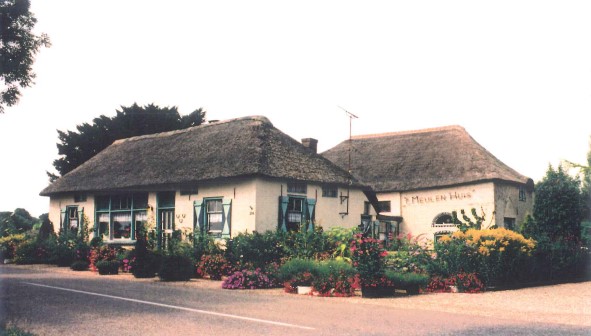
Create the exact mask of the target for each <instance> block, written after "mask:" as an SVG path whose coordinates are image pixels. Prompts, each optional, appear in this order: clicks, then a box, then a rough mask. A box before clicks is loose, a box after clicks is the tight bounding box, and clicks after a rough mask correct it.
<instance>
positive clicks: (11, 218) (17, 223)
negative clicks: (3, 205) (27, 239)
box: [0, 208, 40, 237]
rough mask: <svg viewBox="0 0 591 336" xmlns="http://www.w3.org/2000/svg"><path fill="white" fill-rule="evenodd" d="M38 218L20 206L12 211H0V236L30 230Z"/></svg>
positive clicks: (37, 221)
mask: <svg viewBox="0 0 591 336" xmlns="http://www.w3.org/2000/svg"><path fill="white" fill-rule="evenodd" d="M39 222H40V220H39V219H38V218H35V217H33V216H31V214H30V213H29V212H28V211H27V210H25V209H22V208H18V209H15V210H14V212H0V237H6V236H9V235H11V234H17V233H25V232H27V231H30V230H31V229H32V228H33V226H34V225H35V224H38V223H39Z"/></svg>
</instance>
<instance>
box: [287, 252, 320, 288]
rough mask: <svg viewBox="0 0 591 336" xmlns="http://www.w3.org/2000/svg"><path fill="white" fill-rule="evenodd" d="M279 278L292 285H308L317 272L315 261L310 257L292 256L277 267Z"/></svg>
mask: <svg viewBox="0 0 591 336" xmlns="http://www.w3.org/2000/svg"><path fill="white" fill-rule="evenodd" d="M279 274H280V279H281V280H282V281H284V282H290V283H291V285H292V286H293V287H297V286H310V285H312V278H313V277H314V276H316V275H317V274H318V267H317V263H316V262H315V261H313V260H310V259H302V258H293V259H291V260H288V261H287V262H286V263H285V264H283V265H282V266H281V267H280V268H279Z"/></svg>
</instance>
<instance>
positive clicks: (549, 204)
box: [525, 166, 583, 241]
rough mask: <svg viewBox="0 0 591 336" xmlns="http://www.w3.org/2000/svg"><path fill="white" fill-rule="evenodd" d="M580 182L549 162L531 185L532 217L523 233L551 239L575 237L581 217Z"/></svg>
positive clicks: (579, 230)
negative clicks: (532, 190)
mask: <svg viewBox="0 0 591 336" xmlns="http://www.w3.org/2000/svg"><path fill="white" fill-rule="evenodd" d="M580 186H581V182H580V180H579V179H578V178H575V177H572V176H570V175H569V174H567V173H566V172H565V171H564V169H563V168H562V166H558V168H557V169H554V168H553V167H552V166H549V167H548V171H547V172H546V176H545V177H544V178H543V179H542V181H540V182H538V183H537V184H536V186H535V193H536V198H535V203H534V211H533V214H534V219H535V221H532V222H530V223H529V227H527V226H526V228H525V231H526V232H525V233H526V234H528V235H530V236H534V237H540V236H544V237H547V238H549V239H550V240H551V241H556V240H561V239H575V240H578V239H579V238H580V235H581V219H582V218H583V207H582V202H581V200H582V198H581V189H580Z"/></svg>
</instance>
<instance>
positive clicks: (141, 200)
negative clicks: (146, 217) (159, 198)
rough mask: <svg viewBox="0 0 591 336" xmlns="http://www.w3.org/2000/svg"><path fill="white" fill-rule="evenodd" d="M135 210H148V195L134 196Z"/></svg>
mask: <svg viewBox="0 0 591 336" xmlns="http://www.w3.org/2000/svg"><path fill="white" fill-rule="evenodd" d="M133 208H134V209H147V208H148V193H138V194H134V195H133Z"/></svg>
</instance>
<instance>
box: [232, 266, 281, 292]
mask: <svg viewBox="0 0 591 336" xmlns="http://www.w3.org/2000/svg"><path fill="white" fill-rule="evenodd" d="M271 287H274V283H273V281H272V280H271V279H269V277H268V276H267V275H266V274H265V273H264V272H263V271H262V270H261V269H260V268H257V269H255V270H254V271H252V270H241V271H236V272H234V273H232V274H231V275H230V276H228V277H227V278H226V279H225V280H224V282H222V288H224V289H258V288H271Z"/></svg>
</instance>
